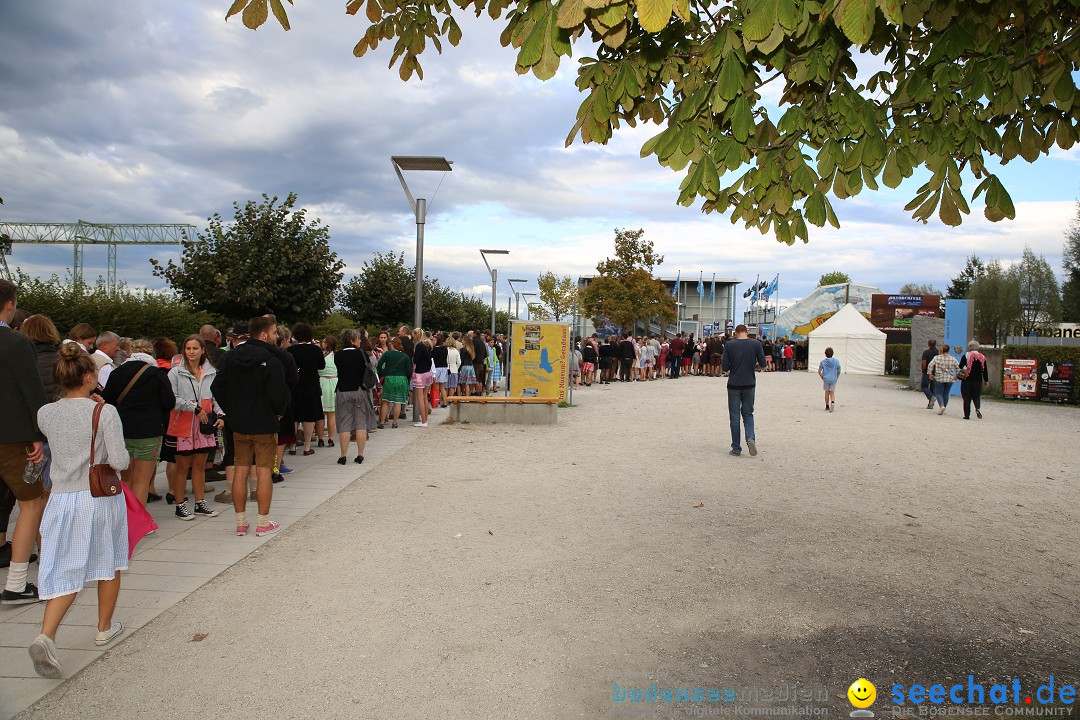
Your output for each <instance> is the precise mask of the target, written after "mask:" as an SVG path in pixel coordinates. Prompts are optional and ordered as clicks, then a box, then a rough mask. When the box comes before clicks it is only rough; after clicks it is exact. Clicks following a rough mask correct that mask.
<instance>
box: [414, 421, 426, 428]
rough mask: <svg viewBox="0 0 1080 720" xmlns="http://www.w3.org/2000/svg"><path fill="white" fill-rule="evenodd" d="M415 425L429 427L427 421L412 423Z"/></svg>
mask: <svg viewBox="0 0 1080 720" xmlns="http://www.w3.org/2000/svg"><path fill="white" fill-rule="evenodd" d="M412 426H413V427H427V423H426V422H416V423H413V424H412Z"/></svg>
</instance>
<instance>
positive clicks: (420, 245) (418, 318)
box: [390, 155, 454, 327]
mask: <svg viewBox="0 0 1080 720" xmlns="http://www.w3.org/2000/svg"><path fill="white" fill-rule="evenodd" d="M390 164H391V165H393V166H394V172H395V173H397V176H398V180H400V181H401V189H402V190H404V191H405V197H406V198H408V200H409V206H410V207H412V209H413V214H414V215H415V216H416V298H415V301H414V303H413V327H423V320H424V224H425V223H426V222H427V200H426V199H424V198H416V199H413V196H412V193H411V192H409V186H408V185H407V184H406V183H405V176H404V175H402V174H401V171H402V170H420V171H436V172H450V171H451V170H453V169H454V168H452V167H451V165H452V164H453V161H452V160H447V159H446V158H444V157H435V156H430V155H394V156H391V158H390Z"/></svg>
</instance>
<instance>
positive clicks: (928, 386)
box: [922, 373, 937, 400]
mask: <svg viewBox="0 0 1080 720" xmlns="http://www.w3.org/2000/svg"><path fill="white" fill-rule="evenodd" d="M922 392H923V395H925V396H926V399H927V400H933V399H934V396H935V395H936V394H937V393H936V392H935V391H934V381H933V380H932V379H931V378H930V376H929V375H927V374H926V373H923V374H922Z"/></svg>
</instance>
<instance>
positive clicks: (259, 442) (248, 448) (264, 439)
mask: <svg viewBox="0 0 1080 720" xmlns="http://www.w3.org/2000/svg"><path fill="white" fill-rule="evenodd" d="M276 460H277V434H276V433H262V434H259V435H248V434H247V433H233V462H234V463H235V464H236V465H237V466H239V467H246V466H249V465H254V466H255V467H258V468H265V469H267V470H272V469H273V467H274V462H275V461H276Z"/></svg>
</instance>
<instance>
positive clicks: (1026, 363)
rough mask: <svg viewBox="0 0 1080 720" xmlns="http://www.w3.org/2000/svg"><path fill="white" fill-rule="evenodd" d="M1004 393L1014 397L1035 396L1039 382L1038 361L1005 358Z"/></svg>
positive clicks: (1006, 395)
mask: <svg viewBox="0 0 1080 720" xmlns="http://www.w3.org/2000/svg"><path fill="white" fill-rule="evenodd" d="M1004 364H1005V369H1004V378H1003V382H1002V395H1004V396H1005V397H1012V398H1033V397H1036V394H1035V391H1036V386H1037V384H1038V377H1039V372H1038V361H1037V360H1028V359H1026V358H1005V362H1004Z"/></svg>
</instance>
